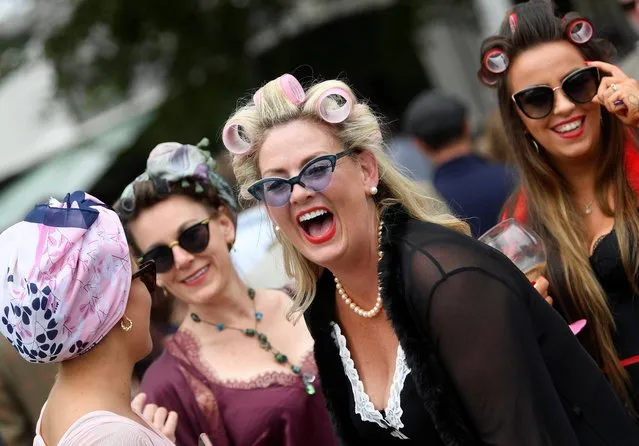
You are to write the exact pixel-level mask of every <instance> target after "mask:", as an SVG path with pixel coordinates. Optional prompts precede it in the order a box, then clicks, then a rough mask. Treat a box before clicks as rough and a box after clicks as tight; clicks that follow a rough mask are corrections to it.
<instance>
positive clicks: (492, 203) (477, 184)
mask: <svg viewBox="0 0 639 446" xmlns="http://www.w3.org/2000/svg"><path fill="white" fill-rule="evenodd" d="M516 183H517V179H516V173H515V170H514V169H512V168H508V167H506V166H504V165H501V164H495V163H491V162H489V161H486V160H485V159H483V158H481V157H480V156H477V155H474V154H471V155H465V156H462V157H459V158H455V159H453V160H451V161H448V162H447V163H444V164H442V165H440V166H438V167H437V168H436V169H435V173H434V177H433V185H434V186H435V189H436V191H437V193H438V194H439V195H440V196H441V198H442V199H443V200H444V201H445V202H446V204H447V205H448V207H449V208H450V210H451V212H452V213H454V214H455V215H457V216H458V217H459V218H461V219H463V220H465V221H466V222H467V223H468V224H469V225H470V228H471V230H472V232H473V236H475V237H478V236H480V235H481V234H483V233H484V232H486V231H487V230H489V229H490V228H492V227H493V226H495V225H496V224H497V223H498V222H499V218H500V214H501V211H502V208H503V207H504V205H505V204H506V201H507V200H508V197H509V196H510V195H511V194H512V192H513V190H514V189H515V186H516Z"/></svg>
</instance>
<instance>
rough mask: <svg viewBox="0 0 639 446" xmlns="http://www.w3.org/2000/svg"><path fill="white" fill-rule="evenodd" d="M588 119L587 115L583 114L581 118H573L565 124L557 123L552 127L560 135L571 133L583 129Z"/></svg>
mask: <svg viewBox="0 0 639 446" xmlns="http://www.w3.org/2000/svg"><path fill="white" fill-rule="evenodd" d="M585 120H586V117H585V116H582V117H581V118H579V119H575V120H572V121H570V122H567V123H565V124H560V125H556V126H555V127H553V128H552V130H553V131H554V132H556V133H559V134H560V135H570V134H574V133H577V132H579V131H581V129H582V128H583V125H584V121H585Z"/></svg>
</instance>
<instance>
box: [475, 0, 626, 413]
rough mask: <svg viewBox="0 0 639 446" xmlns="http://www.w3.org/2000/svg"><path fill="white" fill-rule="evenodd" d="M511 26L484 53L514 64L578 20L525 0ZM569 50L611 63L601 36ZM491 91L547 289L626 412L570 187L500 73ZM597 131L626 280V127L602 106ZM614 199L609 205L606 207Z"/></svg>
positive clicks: (610, 321)
mask: <svg viewBox="0 0 639 446" xmlns="http://www.w3.org/2000/svg"><path fill="white" fill-rule="evenodd" d="M513 11H514V12H515V13H516V14H517V20H516V27H515V29H514V32H513V31H511V28H510V25H509V20H508V18H507V19H506V20H505V21H504V23H503V24H502V27H501V30H500V35H498V36H492V37H489V38H487V39H486V40H485V41H484V43H483V45H482V60H483V56H484V55H485V54H486V53H487V52H488V51H490V50H491V49H494V48H496V47H499V48H501V49H503V50H504V51H505V52H506V53H507V54H508V57H509V59H510V61H511V63H512V61H513V60H515V58H516V57H517V56H518V55H519V54H521V53H522V52H524V51H526V50H528V49H530V48H533V47H535V46H537V45H540V44H544V43H548V42H557V41H567V40H565V38H564V36H565V31H566V29H565V28H566V25H567V24H569V23H570V21H571V20H573V19H574V18H577V17H578V16H577V15H576V14H575V13H571V14H570V15H567V16H566V17H565V18H564V20H563V21H562V20H560V19H559V18H557V17H555V15H554V14H553V11H552V9H551V6H550V5H549V4H547V3H546V2H535V1H530V2H528V3H524V4H520V5H517V6H515V8H514V9H513ZM575 47H576V48H577V49H578V50H579V51H580V52H581V53H582V54H583V56H584V58H585V59H586V60H603V61H606V60H609V59H610V57H611V56H612V49H611V47H610V45H609V44H608V43H607V42H605V41H602V40H600V39H592V40H590V41H589V42H587V43H585V44H582V45H575ZM496 88H497V95H498V100H499V106H500V110H501V117H502V120H503V123H504V128H505V130H506V133H507V134H508V137H509V141H510V146H511V147H512V148H513V155H514V157H515V161H516V163H517V165H518V166H519V168H520V169H521V171H522V178H521V180H522V190H523V191H525V195H526V203H527V208H528V223H529V224H530V225H531V226H532V228H533V229H534V230H535V231H537V232H538V233H539V234H540V235H541V236H542V238H543V239H544V240H545V241H546V244H547V247H548V251H549V266H551V267H552V266H555V268H549V277H548V278H549V280H550V282H551V285H552V288H553V294H555V297H557V298H558V300H559V304H560V305H562V304H561V300H564V299H567V300H568V301H566V303H565V304H564V305H563V306H564V308H567V307H570V306H572V309H573V311H572V313H573V314H571V315H570V316H571V317H575V318H585V319H587V320H588V326H589V327H591V328H590V330H589V332H590V333H591V341H592V344H593V350H594V352H592V353H593V355H594V356H595V357H596V359H597V360H599V361H600V363H601V364H602V366H603V368H604V370H605V372H606V374H607V376H608V378H609V380H610V382H611V384H612V386H613V387H614V389H615V391H616V392H617V394H618V395H619V396H620V398H621V399H622V401H623V402H624V403H625V404H626V406H627V407H628V409H629V410H630V411H632V408H631V404H630V394H629V377H628V373H627V372H626V370H625V369H624V368H623V367H622V366H621V364H620V362H619V357H618V354H617V351H616V348H615V345H614V343H613V338H612V334H613V332H614V330H615V322H614V318H613V315H612V313H611V310H610V307H609V305H608V301H607V296H606V294H605V292H604V290H603V289H602V287H601V284H600V283H599V281H598V280H597V277H596V276H595V274H594V271H593V270H592V267H591V265H590V259H589V249H588V247H587V246H586V243H585V240H587V235H586V229H585V227H584V225H583V224H579V223H577V224H576V222H581V221H582V215H581V212H580V210H579V209H578V208H577V206H576V205H575V203H574V201H573V200H572V199H571V194H572V193H571V190H570V187H569V185H568V183H567V181H566V180H565V179H564V178H563V177H562V175H561V173H560V172H559V171H558V170H557V169H556V168H555V167H554V166H553V165H552V164H551V163H550V162H549V159H548V158H547V156H546V154H545V153H544V151H543V149H541V148H540V149H541V150H540V151H539V153H538V152H537V150H536V149H535V148H534V147H533V145H532V141H531V140H530V139H529V137H528V136H527V134H526V128H525V126H524V124H523V122H522V121H521V119H520V117H519V115H518V114H517V110H516V109H515V104H514V103H513V101H512V99H511V93H512V92H510V91H509V89H508V85H507V82H506V79H505V76H504V77H502V78H500V79H499V80H498V81H497V85H496ZM601 119H602V123H601V125H602V131H601V139H600V145H601V148H602V149H601V151H600V155H599V156H600V159H599V161H598V165H599V166H600V167H599V170H598V174H597V178H596V185H595V192H596V199H597V203H598V205H599V206H600V207H601V210H602V211H603V213H604V214H605V215H607V216H611V217H614V218H615V231H616V234H617V237H618V240H619V246H620V249H621V258H622V261H623V264H624V267H625V269H626V272H627V275H628V278H629V279H630V281H631V283H633V284H634V283H635V277H637V273H638V271H639V261H638V260H639V259H638V258H637V253H636V250H634V249H631V246H632V245H631V240H639V238H637V236H638V235H639V215H638V213H637V208H636V206H637V202H636V195H635V193H634V192H633V190H632V189H631V187H630V185H629V183H628V181H627V177H626V172H625V167H624V162H623V157H624V126H623V124H622V123H621V121H619V120H618V119H617V118H616V117H614V116H613V115H611V114H610V113H609V112H608V111H607V110H606V109H605V108H603V107H602V108H601ZM609 196H612V197H613V200H614V203H615V206H614V209H613V208H612V206H610V204H609V201H608V197H609ZM558 291H559V294H556V293H557V292H558Z"/></svg>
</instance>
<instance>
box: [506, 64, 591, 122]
mask: <svg viewBox="0 0 639 446" xmlns="http://www.w3.org/2000/svg"><path fill="white" fill-rule="evenodd" d="M599 82H601V77H600V76H599V70H598V69H597V67H586V68H581V69H579V70H577V71H574V72H572V73H570V74H569V75H568V76H566V78H565V79H564V80H563V81H561V85H560V86H558V87H555V88H552V87H550V86H548V85H535V86H533V87H528V88H524V89H523V90H520V91H518V92H517V93H515V94H513V95H512V99H513V101H514V102H515V104H517V107H519V110H521V111H522V113H523V114H524V115H526V116H528V117H529V118H530V119H543V118H545V117H546V116H548V115H549V114H550V113H551V112H552V111H553V109H554V107H555V90H559V89H561V90H562V91H563V92H564V94H565V95H566V97H567V98H568V99H570V100H571V101H572V102H574V103H575V104H586V103H588V102H590V101H592V98H594V97H595V95H596V94H597V89H598V88H599Z"/></svg>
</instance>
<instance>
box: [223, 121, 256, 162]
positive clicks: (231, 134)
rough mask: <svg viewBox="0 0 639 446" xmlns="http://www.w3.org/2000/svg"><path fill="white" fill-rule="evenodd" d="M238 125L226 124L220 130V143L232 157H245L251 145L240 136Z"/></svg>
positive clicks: (234, 123) (233, 123)
mask: <svg viewBox="0 0 639 446" xmlns="http://www.w3.org/2000/svg"><path fill="white" fill-rule="evenodd" d="M240 127H241V126H240V124H238V123H237V122H232V121H231V122H227V123H226V125H225V126H224V130H222V142H223V143H224V147H226V150H228V151H229V152H231V153H232V154H234V155H245V154H247V153H248V152H249V151H250V150H251V144H250V142H248V141H247V140H246V139H245V138H242V136H240Z"/></svg>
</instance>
